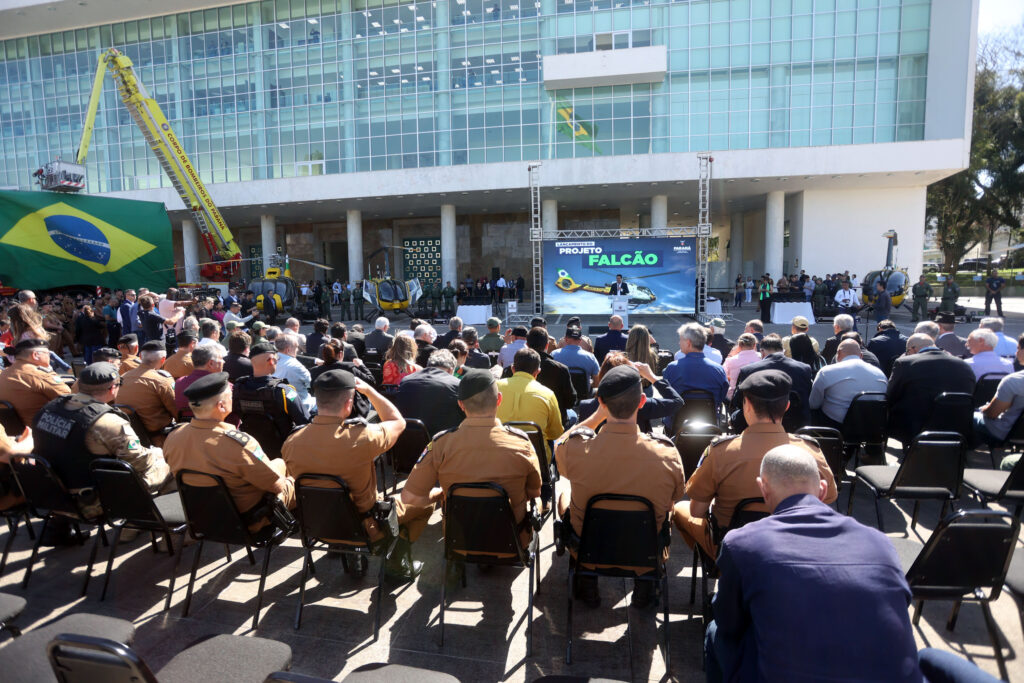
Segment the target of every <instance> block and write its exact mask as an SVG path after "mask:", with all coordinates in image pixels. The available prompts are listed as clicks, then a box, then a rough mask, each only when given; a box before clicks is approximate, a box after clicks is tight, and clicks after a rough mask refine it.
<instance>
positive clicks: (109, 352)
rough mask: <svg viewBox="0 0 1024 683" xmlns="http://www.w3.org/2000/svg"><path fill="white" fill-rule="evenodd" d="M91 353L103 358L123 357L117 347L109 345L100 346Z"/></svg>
mask: <svg viewBox="0 0 1024 683" xmlns="http://www.w3.org/2000/svg"><path fill="white" fill-rule="evenodd" d="M92 355H93V356H102V357H103V358H124V354H122V353H121V352H120V351H118V350H117V349H114V348H111V347H109V346H101V347H100V348H98V349H96V350H95V351H93V352H92Z"/></svg>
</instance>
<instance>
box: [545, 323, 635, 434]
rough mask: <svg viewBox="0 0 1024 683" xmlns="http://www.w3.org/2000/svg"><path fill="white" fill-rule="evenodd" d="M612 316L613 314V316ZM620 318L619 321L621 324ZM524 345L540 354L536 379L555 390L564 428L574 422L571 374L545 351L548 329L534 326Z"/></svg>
mask: <svg viewBox="0 0 1024 683" xmlns="http://www.w3.org/2000/svg"><path fill="white" fill-rule="evenodd" d="M613 317H614V316H613ZM621 322H622V321H621V320H620V321H619V323H620V324H621ZM526 346H527V347H528V348H531V349H533V350H534V351H536V352H537V353H538V354H540V374H538V375H537V381H538V382H540V383H541V384H543V385H544V386H546V387H547V388H548V389H550V390H551V391H553V392H555V399H556V400H557V401H558V411H559V412H560V413H561V414H562V424H563V425H565V426H566V429H568V428H569V427H571V426H572V424H575V420H574V419H573V420H570V419H569V418H570V417H573V418H574V417H575V413H573V414H572V416H570V415H568V413H570V412H572V408H573V406H575V405H576V389H575V388H574V387H573V385H572V375H570V374H569V368H568V367H566V366H565V365H563V364H562V363H559V362H558V361H557V360H555V359H554V358H552V357H551V356H550V355H548V353H547V347H548V331H547V330H546V329H544V328H543V327H534V328H533V329H531V330H530V331H529V332H528V333H527V334H526Z"/></svg>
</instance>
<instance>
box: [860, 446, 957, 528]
mask: <svg viewBox="0 0 1024 683" xmlns="http://www.w3.org/2000/svg"><path fill="white" fill-rule="evenodd" d="M966 450H967V448H966V444H965V442H964V438H963V437H962V436H960V435H959V434H957V433H956V432H922V433H921V434H918V435H917V436H916V437H915V438H914V440H913V442H911V444H910V448H909V449H907V454H906V455H905V456H904V457H903V462H902V463H901V464H900V466H899V467H892V466H890V465H865V466H861V467H858V468H857V469H856V477H855V478H854V479H853V480H852V481H851V483H850V500H849V503H847V506H846V514H847V515H850V514H852V513H853V496H854V492H855V491H856V488H857V482H858V481H862V482H864V484H865V485H866V486H867V487H868V488H869V489H870V490H871V493H872V495H874V497H875V515H876V517H877V518H878V530H879V531H883V532H884V531H885V529H884V527H883V526H882V508H881V503H880V501H881V499H882V498H891V499H893V500H895V499H897V498H905V499H912V500H913V501H914V512H913V514H912V516H911V519H910V528H911V529H913V528H915V527H916V526H917V513H918V509H919V508H920V505H921V501H922V500H941V501H942V512H941V513H940V517H945V515H946V510H947V508H948V507H949V505H950V504H951V503H952V504H953V505H954V506H955V504H956V500H957V499H958V498H959V497H960V486H961V485H962V484H963V478H964V461H965V459H966Z"/></svg>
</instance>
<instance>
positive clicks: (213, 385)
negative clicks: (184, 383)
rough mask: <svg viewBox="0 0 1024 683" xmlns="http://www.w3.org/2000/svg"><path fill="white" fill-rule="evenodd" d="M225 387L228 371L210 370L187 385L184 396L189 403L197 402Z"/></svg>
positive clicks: (221, 390) (218, 392)
mask: <svg viewBox="0 0 1024 683" xmlns="http://www.w3.org/2000/svg"><path fill="white" fill-rule="evenodd" d="M227 387H228V373H226V372H211V373H210V374H209V375H203V376H202V377H200V378H199V379H197V380H196V381H195V382H192V384H190V385H188V388H187V389H185V398H187V399H188V400H189V403H199V402H200V401H202V400H204V399H207V398H210V397H211V396H217V395H218V394H220V393H222V392H223V391H224V390H225V389H227Z"/></svg>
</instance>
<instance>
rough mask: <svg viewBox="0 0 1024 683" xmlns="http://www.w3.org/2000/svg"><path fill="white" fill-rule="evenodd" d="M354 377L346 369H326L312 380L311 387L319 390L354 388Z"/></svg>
mask: <svg viewBox="0 0 1024 683" xmlns="http://www.w3.org/2000/svg"><path fill="white" fill-rule="evenodd" d="M355 388H356V378H355V376H354V375H353V374H352V373H351V372H349V371H348V370H328V371H327V372H325V373H323V374H322V375H320V376H319V377H317V378H316V380H315V381H314V382H313V389H314V390H315V391H320V390H321V389H325V390H327V391H343V390H345V389H355Z"/></svg>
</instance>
